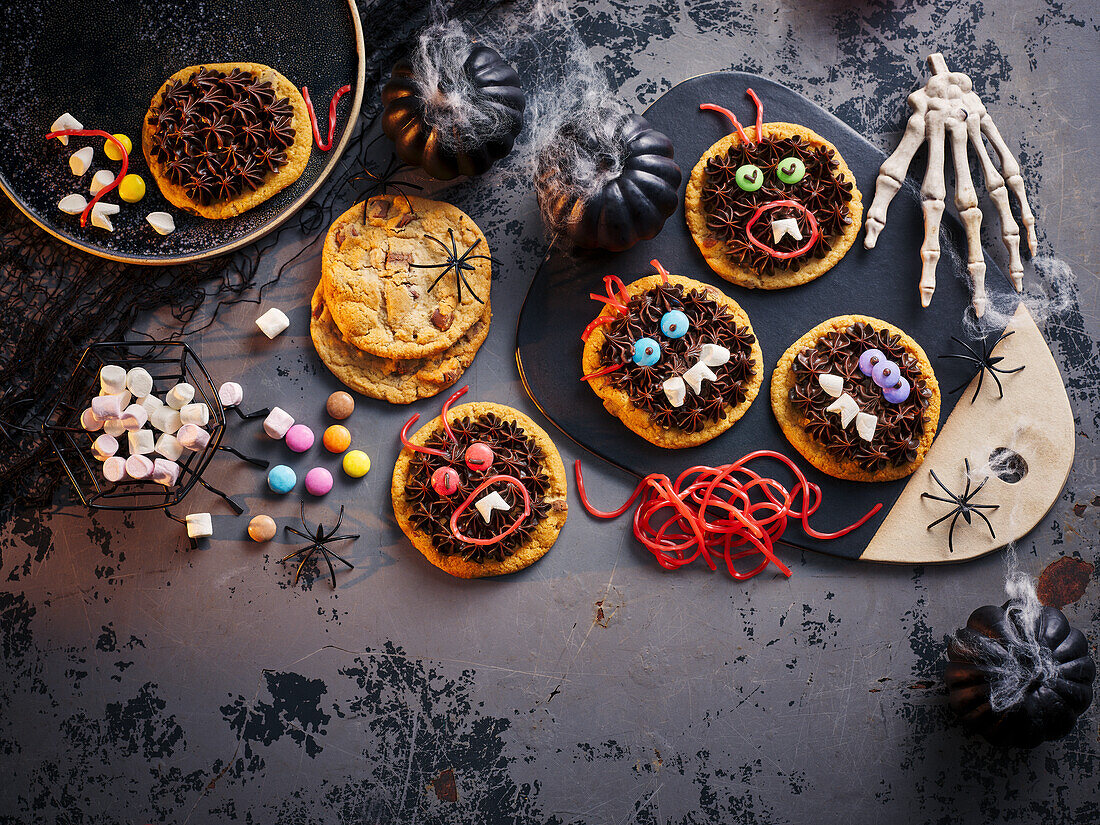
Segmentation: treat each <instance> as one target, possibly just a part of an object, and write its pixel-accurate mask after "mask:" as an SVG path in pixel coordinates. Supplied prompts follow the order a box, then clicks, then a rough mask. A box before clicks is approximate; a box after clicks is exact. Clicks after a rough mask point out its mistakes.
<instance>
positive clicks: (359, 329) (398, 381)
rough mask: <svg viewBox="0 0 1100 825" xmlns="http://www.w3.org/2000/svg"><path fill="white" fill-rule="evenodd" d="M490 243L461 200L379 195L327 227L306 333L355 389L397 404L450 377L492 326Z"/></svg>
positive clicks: (431, 389) (449, 382)
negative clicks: (452, 202)
mask: <svg viewBox="0 0 1100 825" xmlns="http://www.w3.org/2000/svg"><path fill="white" fill-rule="evenodd" d="M491 263H492V262H491V260H490V257H489V244H488V242H487V241H486V239H485V235H484V234H483V233H482V231H481V230H480V229H479V228H478V226H477V224H475V223H474V222H473V220H471V219H470V217H469V216H468V215H467V214H466V213H464V212H463V211H462V210H460V209H458V208H457V207H454V206H451V205H450V204H447V203H441V202H439V201H433V200H428V199H426V198H416V197H405V196H404V195H380V196H378V197H374V198H371V199H369V200H367V201H365V202H363V203H358V204H356V205H355V206H353V207H352V208H351V209H349V210H348V211H347V212H345V213H344V214H343V215H341V216H340V217H339V218H337V219H336V221H335V223H333V224H332V226H331V227H330V228H329V231H328V236H327V237H326V238H325V246H324V250H323V251H322V254H321V283H320V284H319V285H318V286H317V289H316V291H315V292H314V294H313V301H312V314H311V317H310V335H311V337H312V338H313V345H314V347H315V348H316V349H317V354H318V355H319V356H320V357H321V360H322V361H323V362H324V364H325V366H326V367H328V368H329V370H330V371H331V372H332V373H333V375H335V376H336V377H337V378H339V379H340V380H341V381H343V382H344V384H346V385H347V386H348V387H350V388H351V389H353V390H355V391H356V392H359V393H362V394H363V395H368V396H370V397H372V398H379V399H382V400H384V401H389V402H391V403H394V404H408V403H411V402H413V401H416V400H417V399H419V398H428V397H430V396H433V395H435V394H436V393H438V392H439V391H440V390H442V389H445V388H446V387H449V386H451V385H452V384H454V383H455V382H456V381H457V380H458V379H459V377H460V376H461V375H462V373H463V371H464V370H465V369H466V368H467V367H468V366H470V364H471V362H472V361H473V360H474V356H475V355H476V354H477V351H478V348H479V347H480V346H481V344H482V342H483V341H484V340H485V337H486V335H488V332H489V321H490V320H491V318H492V310H491V308H490V305H489V289H490V281H491V277H492V269H491Z"/></svg>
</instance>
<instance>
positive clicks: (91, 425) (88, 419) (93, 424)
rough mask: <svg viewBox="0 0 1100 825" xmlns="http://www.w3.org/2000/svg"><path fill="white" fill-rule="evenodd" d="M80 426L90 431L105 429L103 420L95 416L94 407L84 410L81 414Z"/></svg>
mask: <svg viewBox="0 0 1100 825" xmlns="http://www.w3.org/2000/svg"><path fill="white" fill-rule="evenodd" d="M80 426H81V427H83V428H84V429H85V430H87V431H88V432H90V433H94V432H96V431H98V430H102V429H103V421H102V420H100V419H98V418H96V417H95V413H94V412H92V408H91V407H88V409H86V410H84V412H82V413H81V414H80Z"/></svg>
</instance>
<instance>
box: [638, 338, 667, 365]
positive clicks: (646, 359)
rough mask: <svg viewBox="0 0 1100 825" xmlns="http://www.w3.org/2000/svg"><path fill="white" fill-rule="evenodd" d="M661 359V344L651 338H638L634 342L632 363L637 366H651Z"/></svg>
mask: <svg viewBox="0 0 1100 825" xmlns="http://www.w3.org/2000/svg"><path fill="white" fill-rule="evenodd" d="M660 360H661V345H660V344H658V343H657V342H656V341H654V340H653V339H652V338H639V339H638V340H637V341H635V342H634V363H635V364H637V365H638V366H639V367H652V366H653V365H654V364H656V363H657V362H658V361H660Z"/></svg>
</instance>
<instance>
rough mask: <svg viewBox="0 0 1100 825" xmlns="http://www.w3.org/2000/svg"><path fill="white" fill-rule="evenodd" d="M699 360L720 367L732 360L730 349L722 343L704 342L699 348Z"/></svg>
mask: <svg viewBox="0 0 1100 825" xmlns="http://www.w3.org/2000/svg"><path fill="white" fill-rule="evenodd" d="M699 360H700V361H702V362H703V363H704V364H706V365H707V366H708V367H720V366H722V365H723V364H725V363H726V362H728V361H729V360H730V351H729V350H728V349H727V348H726V347H723V346H721V345H720V344H703V346H702V347H700V348H699Z"/></svg>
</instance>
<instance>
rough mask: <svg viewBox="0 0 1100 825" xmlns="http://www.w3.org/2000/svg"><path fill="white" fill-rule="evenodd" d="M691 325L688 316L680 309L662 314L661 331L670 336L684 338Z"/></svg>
mask: <svg viewBox="0 0 1100 825" xmlns="http://www.w3.org/2000/svg"><path fill="white" fill-rule="evenodd" d="M689 326H690V324H689V323H688V317H687V316H686V315H684V313H682V312H680V310H678V309H671V310H669V311H668V312H666V313H665V314H664V315H662V316H661V332H663V333H664V334H665V335H666V336H667V337H669V338H683V337H684V336H685V335H687V331H688V327H689Z"/></svg>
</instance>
